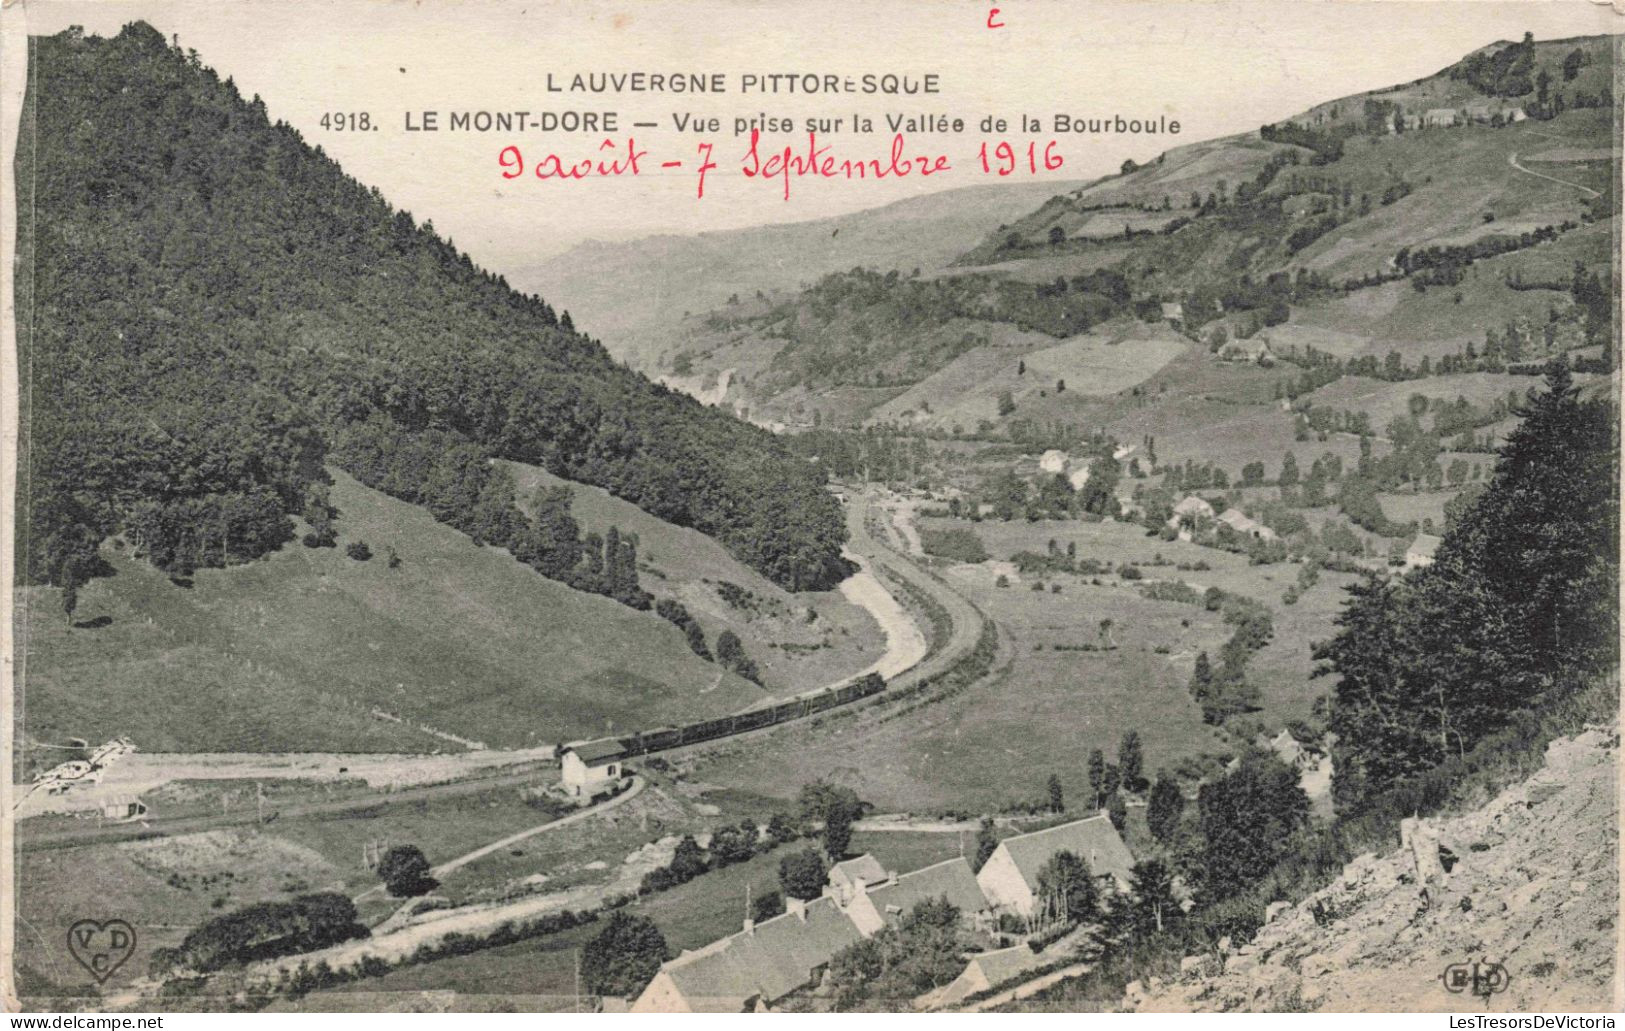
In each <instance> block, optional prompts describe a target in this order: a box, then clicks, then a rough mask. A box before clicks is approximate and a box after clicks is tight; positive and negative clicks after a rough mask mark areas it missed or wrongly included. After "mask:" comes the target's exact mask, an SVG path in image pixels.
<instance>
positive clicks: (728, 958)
mask: <svg viewBox="0 0 1625 1031" xmlns="http://www.w3.org/2000/svg"><path fill="white" fill-rule="evenodd" d="M785 902H786V904H787V906H788V909H787V910H786V912H784V913H781V914H780V915H778V916H776V917H774V918H773V919H771V920H764V921H763V922H761V923H760V924H756V923H753V922H752V921H749V920H746V921H745V927H744V930H742V931H740V932H738V933H737V934H731V935H729V936H728V937H726V938H723V939H721V940H719V941H714V942H712V943H711V944H710V945H707V946H705V947H703V948H700V949H695V950H692V951H685V952H684V953H683V954H682V955H681V956H678V957H677V958H676V959H674V960H669V961H667V962H666V963H663V964H661V966H660V970H659V972H658V973H656V974H655V976H654V979H653V980H652V981H650V982H649V985H648V987H646V988H645V989H644V990H643V994H642V995H639V996H638V1000H637V1002H635V1003H633V1005H632V1012H633V1013H749V1012H760V1011H764V1010H767V1009H769V1008H771V1007H772V1005H773V1003H775V1002H777V1001H778V1000H780V999H782V998H784V997H785V996H786V995H789V994H790V993H791V992H794V991H796V990H797V989H800V988H806V987H810V986H813V985H817V984H819V983H820V982H822V981H823V979H824V973H825V971H826V970H827V969H828V967H829V961H830V960H831V959H832V958H834V956H835V954H836V953H837V952H840V951H841V950H842V949H844V948H846V947H847V946H849V945H853V944H856V943H857V942H858V941H861V940H862V938H863V935H862V934H860V933H859V931H858V927H857V925H856V924H855V923H853V922H852V919H851V918H850V917H849V916H847V914H846V913H844V912H842V911H841V908H840V907H839V906H837V905H836V904H835V899H834V898H833V897H831V896H829V895H825V896H824V897H823V898H820V899H815V900H813V901H812V902H801V901H800V900H798V899H786V900H785Z"/></svg>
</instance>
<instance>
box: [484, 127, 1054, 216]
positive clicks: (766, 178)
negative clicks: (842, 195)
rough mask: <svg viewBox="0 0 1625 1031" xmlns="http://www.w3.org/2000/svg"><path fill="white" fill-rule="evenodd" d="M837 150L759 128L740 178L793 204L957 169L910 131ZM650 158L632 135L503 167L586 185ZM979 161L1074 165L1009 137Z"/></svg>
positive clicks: (1010, 168) (510, 151)
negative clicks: (830, 187)
mask: <svg viewBox="0 0 1625 1031" xmlns="http://www.w3.org/2000/svg"><path fill="white" fill-rule="evenodd" d="M834 146H835V145H834V144H833V143H820V142H819V141H818V137H817V135H816V134H814V133H808V134H807V140H806V143H805V144H799V145H797V144H791V145H788V146H777V147H769V146H767V145H766V144H765V143H764V141H763V137H762V134H761V131H760V130H758V129H754V128H753V129H752V130H751V133H750V144H749V146H748V148H747V149H746V151H745V153H744V155H743V156H742V157H741V159H740V161H739V164H738V173H739V174H740V175H741V176H743V177H744V178H746V179H750V180H755V181H758V182H766V183H772V184H773V185H774V186H776V187H777V188H778V190H779V191H780V196H782V197H783V198H784V199H785V200H789V199H790V193H791V184H792V183H793V182H795V181H796V180H800V179H831V180H847V181H852V180H857V181H871V182H873V181H878V180H884V179H905V178H912V177H915V176H919V177H925V176H932V175H941V174H946V173H948V172H951V171H952V170H953V168H954V166H953V165H952V164H951V163H950V161H949V158H948V155H946V154H943V153H937V152H930V153H924V152H921V151H920V150H918V149H910V145H909V144H908V143H907V141H906V140H905V138H904V136H903V134H902V133H897V134H895V135H893V136H892V139H891V145H890V147H889V148H888V152H887V154H886V155H885V156H884V157H881V158H873V157H871V158H854V157H845V156H837V155H836V154H835V153H834ZM712 152H713V145H712V144H711V143H709V142H701V143H699V145H698V156H699V162H698V166H697V169H696V171H697V172H698V177H699V181H698V183H697V190H696V191H695V192H696V196H697V197H698V198H704V196H705V178H706V174H707V173H709V172H714V171H716V170H717V168H718V164H717V162H716V161H715V160H713V157H712ZM648 158H649V152H648V151H647V150H639V149H638V146H637V144H636V142H634V141H633V140H632V138H631V137H628V138H627V140H626V142H625V143H624V145H623V144H621V143H617V142H616V141H615V140H614V139H606V140H604V141H603V142H602V143H600V144H599V145H598V151H597V154H596V156H589V157H585V158H580V159H570V158H565V157H561V156H560V155H559V154H556V153H553V152H548V153H546V154H543V155H542V156H541V157H540V158H539V159H537V160H535V161H527V159H526V158H525V155H524V152H523V151H522V150H521V149H520V148H519V147H518V146H516V145H511V144H510V145H509V146H506V147H503V148H502V151H501V153H499V154H498V155H497V164H498V166H499V167H500V168H501V174H502V178H504V179H518V178H520V177H522V176H531V177H533V178H536V179H562V180H580V179H593V178H613V177H622V176H637V175H642V174H643V172H644V164H643V163H644V162H645V161H646V159H648ZM977 158H978V161H979V163H980V165H981V169H982V174H984V175H997V176H999V177H1001V178H1003V177H1006V176H1010V175H1015V174H1017V173H1026V174H1028V175H1040V174H1042V173H1044V172H1053V171H1056V170H1057V169H1059V168H1061V167H1062V166H1063V165H1065V163H1066V160H1065V158H1064V157H1063V156H1062V155H1061V153H1060V151H1059V150H1058V149H1057V143H1056V141H1055V140H1050V141H1048V142H1047V143H1045V144H1044V145H1043V146H1042V148H1040V146H1039V144H1038V143H1037V142H1036V141H1035V142H1029V143H1027V144H1026V145H1025V147H1023V146H1022V145H1021V144H1019V143H1011V142H1010V141H1008V140H998V141H985V142H983V143H982V145H981V148H980V149H979V150H978V152H977ZM659 164H660V168H661V169H677V168H682V167H683V162H682V161H662V162H660V163H659Z"/></svg>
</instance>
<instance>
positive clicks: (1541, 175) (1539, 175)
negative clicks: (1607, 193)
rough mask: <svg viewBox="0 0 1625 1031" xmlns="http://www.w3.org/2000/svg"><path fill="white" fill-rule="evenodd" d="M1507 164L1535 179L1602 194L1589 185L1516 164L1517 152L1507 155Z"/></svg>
mask: <svg viewBox="0 0 1625 1031" xmlns="http://www.w3.org/2000/svg"><path fill="white" fill-rule="evenodd" d="M1507 164H1509V165H1511V166H1512V167H1513V168H1516V169H1517V170H1518V171H1520V172H1522V173H1524V174H1525V175H1532V176H1534V177H1535V178H1536V179H1545V180H1546V181H1547V182H1553V183H1561V184H1563V185H1564V186H1572V187H1574V188H1575V189H1576V190H1579V191H1580V192H1581V193H1583V194H1585V195H1586V196H1588V197H1601V196H1602V194H1600V193H1598V192H1597V191H1596V190H1593V189H1592V188H1591V187H1589V186H1581V185H1580V184H1579V183H1571V182H1569V181H1568V180H1567V179H1559V178H1558V177H1557V176H1555V175H1547V174H1546V173H1545V172H1537V171H1535V170H1534V169H1533V168H1529V167H1527V166H1525V165H1520V164H1518V155H1517V152H1513V153H1511V154H1508V155H1507Z"/></svg>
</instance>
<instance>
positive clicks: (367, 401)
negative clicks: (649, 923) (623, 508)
mask: <svg viewBox="0 0 1625 1031" xmlns="http://www.w3.org/2000/svg"><path fill="white" fill-rule="evenodd" d="M32 45H33V46H34V48H35V52H34V54H33V59H32V61H31V62H30V64H31V67H32V68H33V69H35V70H36V75H35V77H34V78H33V80H32V81H31V82H30V85H29V92H28V100H27V108H26V111H25V114H24V117H23V121H22V136H21V138H20V141H19V147H18V158H17V161H18V171H19V175H18V186H19V191H20V198H19V208H20V210H21V211H22V212H24V213H31V214H32V217H26V216H25V218H24V219H23V220H22V223H23V224H22V226H21V228H20V233H19V276H18V295H17V296H18V310H19V313H20V314H19V319H18V323H19V325H18V329H19V340H20V359H21V361H22V363H23V369H22V373H23V383H24V390H23V402H22V403H23V413H22V414H23V419H24V421H23V426H24V441H23V448H24V450H23V452H22V453H23V454H24V455H25V456H26V462H25V465H24V468H23V470H22V477H23V480H22V484H21V486H22V490H23V494H22V497H23V498H24V499H25V500H24V506H23V508H24V518H23V520H20V527H21V533H22V534H23V536H22V537H21V538H20V544H21V546H22V547H24V548H25V549H26V552H25V554H26V567H25V568H26V573H27V576H28V577H29V579H30V580H32V581H34V582H49V583H56V584H62V585H70V586H76V585H77V584H79V583H81V582H83V580H84V579H85V578H86V577H88V576H91V575H94V574H95V572H96V571H97V569H98V568H99V563H98V561H97V559H96V549H97V547H98V545H99V544H100V542H101V541H103V540H105V539H106V538H107V537H109V536H111V535H114V534H122V535H124V536H125V537H127V538H128V539H129V540H130V542H131V543H132V544H133V546H134V547H135V548H136V549H137V551H138V552H139V553H140V554H142V555H144V556H145V557H146V558H147V559H148V560H149V561H151V562H152V563H154V564H155V565H156V566H158V567H159V568H161V569H163V570H164V571H166V572H169V573H170V574H171V575H174V576H176V577H184V576H186V575H189V574H190V573H191V572H192V570H194V569H197V568H203V567H211V566H221V565H227V564H231V563H236V562H242V561H247V560H249V559H253V558H255V557H257V556H260V555H263V554H265V553H267V552H269V551H272V550H274V549H276V548H278V547H280V546H282V545H283V544H285V543H286V542H288V541H289V540H291V539H292V537H293V534H294V523H293V520H292V519H291V518H290V517H291V516H294V515H299V516H302V517H304V518H305V520H306V522H307V523H308V524H309V525H310V526H311V527H312V528H313V532H314V534H315V536H316V537H317V538H318V539H319V538H320V537H321V535H322V533H323V527H324V526H325V525H326V524H327V521H328V520H329V519H330V518H331V516H332V512H331V508H330V505H329V503H328V500H327V493H326V474H325V473H324V471H323V469H324V465H325V464H328V463H331V464H334V465H337V466H339V467H341V468H344V469H346V470H348V471H350V472H351V473H353V474H354V475H355V476H356V477H357V478H359V479H360V480H362V481H363V482H364V483H367V484H369V485H371V486H375V487H379V488H380V489H383V490H385V491H388V492H390V493H393V494H395V495H396V496H401V497H405V498H407V499H408V500H411V501H413V502H415V503H417V504H421V505H423V506H425V507H426V508H429V509H430V510H431V511H433V512H434V513H435V515H436V516H437V517H438V518H440V519H442V520H443V521H445V522H448V523H451V524H453V525H455V526H458V527H459V528H461V529H465V530H467V531H468V532H470V533H471V534H472V535H474V536H475V537H476V539H479V540H484V541H488V542H490V543H494V544H500V545H504V546H514V545H518V550H516V554H518V553H519V551H520V550H526V551H536V550H537V549H538V547H541V545H539V544H538V543H537V542H538V540H540V539H542V538H546V537H547V536H548V530H547V529H546V528H531V527H529V526H528V521H527V520H526V518H525V517H524V515H523V514H522V513H520V512H519V511H518V509H517V507H516V506H515V505H514V501H513V496H512V486H511V483H510V481H509V479H508V478H507V477H505V476H502V475H500V474H498V472H497V471H496V470H497V467H496V466H494V465H493V463H492V461H491V460H492V459H494V458H506V459H512V460H515V461H521V462H529V463H534V464H536V465H540V466H542V467H545V468H546V469H548V470H549V471H551V472H553V473H555V474H557V475H559V476H563V477H567V478H570V479H573V480H577V481H581V482H583V483H589V484H594V485H597V486H601V487H604V488H606V489H607V490H609V491H610V492H612V493H613V494H615V495H617V496H619V497H621V498H624V499H626V500H628V501H631V502H633V503H635V504H637V505H638V506H640V507H642V508H643V509H645V510H647V511H648V512H650V513H651V514H653V515H656V516H659V517H660V518H663V519H666V520H668V521H670V522H673V523H676V524H679V525H682V526H687V527H692V528H694V529H697V530H700V531H702V532H704V533H707V534H709V535H711V536H713V537H716V538H717V539H718V540H720V541H721V542H722V543H723V544H725V545H726V546H727V547H728V548H729V549H730V550H731V551H732V552H733V553H734V554H735V555H737V556H738V557H739V558H740V559H741V560H743V561H744V562H746V563H748V564H749V565H751V566H753V567H754V568H756V569H758V570H760V571H761V572H762V573H763V574H765V575H767V576H768V577H770V578H771V579H773V580H774V581H775V582H777V583H779V584H782V585H784V586H786V587H788V588H790V589H815V588H824V587H828V586H831V585H832V584H833V583H835V582H836V581H838V580H839V579H840V578H841V577H842V576H844V575H845V573H846V571H847V566H846V563H845V562H844V560H843V559H842V558H841V555H840V548H841V545H842V543H843V541H844V538H845V527H844V524H843V522H842V518H841V513H840V509H839V507H838V505H837V503H836V501H835V500H834V499H833V498H832V497H831V496H830V495H829V494H828V492H826V491H825V490H824V489H823V484H822V482H821V474H819V473H817V472H816V471H815V470H814V469H813V467H811V466H810V465H809V464H808V463H806V462H805V461H802V460H799V459H796V458H794V457H793V456H791V455H790V454H789V452H788V451H787V450H786V449H785V448H784V447H783V446H782V445H781V444H780V443H779V442H778V441H777V440H776V439H775V438H774V437H773V436H772V435H771V434H768V433H766V432H765V431H762V430H759V429H757V428H755V427H752V426H750V425H748V424H745V423H742V422H740V421H738V420H736V419H734V418H732V417H731V416H728V415H725V414H723V413H721V412H719V411H716V410H713V409H708V408H705V407H702V406H701V405H699V404H698V403H697V402H695V401H693V400H692V399H690V398H688V397H686V396H683V395H680V394H677V393H675V392H672V391H669V390H667V389H665V388H663V387H660V386H656V385H654V384H652V383H650V382H649V381H647V380H645V379H643V378H642V377H641V376H639V375H637V374H635V373H633V372H631V371H630V370H628V369H626V368H625V367H624V366H621V365H619V364H617V363H616V362H615V361H613V360H612V359H611V358H610V357H609V355H608V354H607V352H605V350H604V349H603V348H602V346H600V345H599V344H598V343H597V342H595V341H594V340H592V339H590V338H588V337H586V336H584V335H582V334H581V333H579V332H577V331H575V330H574V328H573V327H572V325H571V323H570V321H569V318H568V316H567V315H564V314H561V313H556V312H555V311H554V310H553V308H552V307H551V306H549V305H548V304H547V303H546V302H544V301H543V300H542V299H541V298H540V297H536V296H527V295H524V294H521V293H519V292H517V291H515V290H513V289H511V288H510V287H509V286H508V284H507V283H506V282H505V281H504V280H503V278H502V277H501V276H499V275H495V274H493V273H491V272H489V271H486V270H483V269H480V268H478V267H477V266H475V265H474V264H473V262H472V261H471V260H470V259H469V258H468V256H467V255H466V254H464V253H462V252H460V251H459V250H457V248H456V247H454V246H453V244H452V243H451V241H449V240H444V239H442V238H441V237H440V236H438V235H437V234H436V232H435V230H434V227H433V225H432V224H431V223H430V222H428V221H422V222H420V221H418V220H417V219H415V218H414V217H413V216H412V215H411V214H410V213H408V212H405V211H399V210H396V209H395V208H394V207H392V206H391V205H390V204H389V202H388V201H387V200H385V199H384V197H383V196H382V195H381V194H380V193H379V192H378V191H377V190H376V189H371V188H368V187H366V186H364V185H362V184H361V183H359V182H357V181H355V180H354V179H352V178H350V177H349V176H347V175H346V174H345V173H344V171H343V170H342V169H341V168H340V167H339V166H338V165H337V164H336V163H335V162H334V161H332V160H331V159H329V158H327V157H326V156H325V155H323V153H322V151H321V149H320V148H319V147H311V146H309V145H308V144H306V143H305V142H304V141H303V140H302V139H301V137H300V135H299V133H298V132H296V131H295V130H294V129H293V128H291V127H289V126H287V125H285V124H283V123H280V122H278V123H274V124H273V123H272V122H271V121H270V120H269V119H268V117H267V115H266V111H265V107H264V105H263V104H262V103H261V102H260V100H259V98H257V97H256V98H253V99H252V100H245V99H244V98H243V97H241V96H240V95H239V94H238V92H237V90H236V88H235V86H234V85H233V84H232V82H231V80H230V79H226V80H224V81H222V80H221V79H220V78H219V77H217V76H216V74H215V73H214V72H213V71H212V70H210V69H209V68H206V67H204V66H202V65H201V64H200V63H199V61H198V60H197V57H196V55H195V54H188V53H184V52H182V51H181V50H179V49H176V48H174V47H171V46H170V45H169V44H168V43H167V42H166V41H165V40H164V38H163V37H162V36H161V35H160V34H159V33H158V32H157V31H155V30H154V29H153V28H151V27H150V26H148V25H146V24H144V23H135V24H132V25H129V26H127V27H126V28H125V29H124V31H123V32H121V33H120V34H119V35H118V36H116V37H113V38H108V39H102V38H95V37H86V36H84V35H83V34H82V33H81V32H79V31H77V30H69V31H67V32H64V33H61V34H59V35H56V36H52V37H47V38H39V39H36V40H34V41H33V44H32ZM544 550H545V549H544ZM554 557H555V558H557V557H558V556H554ZM533 564H536V565H537V566H538V568H541V567H542V565H544V564H546V563H543V562H539V561H538V562H536V563H533ZM544 572H545V570H544Z"/></svg>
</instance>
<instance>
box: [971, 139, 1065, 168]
mask: <svg viewBox="0 0 1625 1031" xmlns="http://www.w3.org/2000/svg"><path fill="white" fill-rule="evenodd" d="M1023 155H1025V156H1026V158H1027V160H1026V161H1022V160H1021V158H1022V156H1023ZM978 156H979V157H980V158H981V159H982V171H983V173H985V174H988V175H992V174H994V173H997V174H998V175H1000V176H1007V175H1010V174H1012V173H1013V172H1015V171H1016V170H1017V169H1018V168H1020V167H1022V166H1023V165H1025V166H1026V167H1027V172H1028V174H1029V175H1037V174H1038V172H1039V168H1040V166H1042V168H1043V170H1044V171H1046V172H1053V171H1055V170H1056V169H1057V168H1060V167H1061V166H1062V165H1064V164H1066V159H1065V158H1063V157H1062V156H1061V154H1060V152H1059V151H1057V150H1056V149H1055V141H1054V140H1050V141H1049V142H1048V143H1046V144H1045V145H1044V151H1043V156H1042V157H1040V156H1039V151H1038V144H1037V143H1029V144H1027V149H1026V150H1025V151H1020V150H1017V149H1016V148H1015V147H1013V146H1011V145H1010V143H1009V141H1007V140H1000V141H999V142H998V143H997V144H996V145H995V146H994V147H993V150H992V154H991V158H990V157H989V152H988V149H987V144H986V143H985V142H984V143H983V144H982V149H981V150H980V151H979V152H978Z"/></svg>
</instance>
